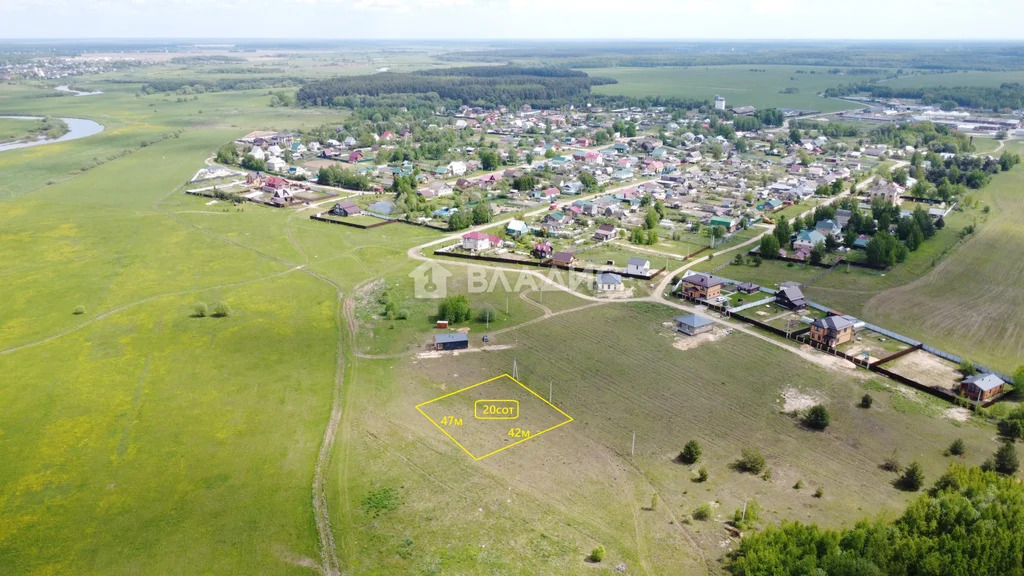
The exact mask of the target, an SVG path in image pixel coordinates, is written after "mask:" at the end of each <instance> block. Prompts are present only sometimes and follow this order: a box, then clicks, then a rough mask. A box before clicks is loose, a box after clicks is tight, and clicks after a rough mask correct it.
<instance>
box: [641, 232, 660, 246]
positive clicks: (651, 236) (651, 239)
mask: <svg viewBox="0 0 1024 576" xmlns="http://www.w3.org/2000/svg"><path fill="white" fill-rule="evenodd" d="M657 243H658V231H657V230H655V229H654V228H651V229H650V230H648V231H647V238H646V239H645V240H644V244H646V245H648V246H654V245H655V244H657Z"/></svg>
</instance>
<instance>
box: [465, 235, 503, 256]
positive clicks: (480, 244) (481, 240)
mask: <svg viewBox="0 0 1024 576" xmlns="http://www.w3.org/2000/svg"><path fill="white" fill-rule="evenodd" d="M500 244H501V238H498V237H497V236H492V235H490V234H484V233H483V232H468V233H466V234H463V235H462V248H463V249H465V250H470V251H473V252H480V251H483V250H490V249H491V248H493V247H495V246H498V245H500Z"/></svg>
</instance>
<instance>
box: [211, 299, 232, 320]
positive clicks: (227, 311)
mask: <svg viewBox="0 0 1024 576" xmlns="http://www.w3.org/2000/svg"><path fill="white" fill-rule="evenodd" d="M230 315H231V307H230V306H228V303H227V302H217V303H216V304H214V306H213V317H214V318H226V317H228V316H230Z"/></svg>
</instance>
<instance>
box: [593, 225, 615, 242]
mask: <svg viewBox="0 0 1024 576" xmlns="http://www.w3.org/2000/svg"><path fill="white" fill-rule="evenodd" d="M613 238H615V226H612V225H611V224H603V225H601V226H599V227H598V228H597V230H596V231H595V232H594V240H597V241H598V242H607V241H608V240H611V239H613Z"/></svg>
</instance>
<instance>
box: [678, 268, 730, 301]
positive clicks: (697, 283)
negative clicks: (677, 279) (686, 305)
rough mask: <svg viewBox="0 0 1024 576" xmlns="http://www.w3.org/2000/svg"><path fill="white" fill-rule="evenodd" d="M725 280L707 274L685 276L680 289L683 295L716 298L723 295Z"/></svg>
mask: <svg viewBox="0 0 1024 576" xmlns="http://www.w3.org/2000/svg"><path fill="white" fill-rule="evenodd" d="M724 283H725V282H723V281H722V280H719V279H717V278H715V277H713V276H708V275H707V274H690V275H689V276H684V277H683V279H682V281H681V286H680V289H681V290H682V293H683V296H685V297H686V298H690V299H693V300H715V299H716V298H718V297H720V296H721V295H722V285H723V284H724Z"/></svg>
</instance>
